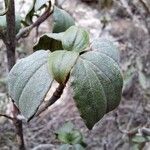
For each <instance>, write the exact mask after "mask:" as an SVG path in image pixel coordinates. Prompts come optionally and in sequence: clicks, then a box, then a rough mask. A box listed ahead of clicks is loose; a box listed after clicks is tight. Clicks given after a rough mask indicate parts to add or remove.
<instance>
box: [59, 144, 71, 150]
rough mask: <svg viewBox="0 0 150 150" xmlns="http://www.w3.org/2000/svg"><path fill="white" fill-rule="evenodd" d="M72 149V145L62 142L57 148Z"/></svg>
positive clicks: (62, 149)
mask: <svg viewBox="0 0 150 150" xmlns="http://www.w3.org/2000/svg"><path fill="white" fill-rule="evenodd" d="M71 149H72V145H69V144H63V145H61V146H60V147H59V150H71Z"/></svg>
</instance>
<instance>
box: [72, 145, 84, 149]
mask: <svg viewBox="0 0 150 150" xmlns="http://www.w3.org/2000/svg"><path fill="white" fill-rule="evenodd" d="M73 150H85V148H84V147H83V146H81V145H80V144H75V145H73Z"/></svg>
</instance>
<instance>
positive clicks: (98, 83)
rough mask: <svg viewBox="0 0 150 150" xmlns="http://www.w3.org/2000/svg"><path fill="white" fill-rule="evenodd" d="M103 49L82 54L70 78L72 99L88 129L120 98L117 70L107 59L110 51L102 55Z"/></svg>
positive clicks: (112, 60) (117, 67) (118, 70)
mask: <svg viewBox="0 0 150 150" xmlns="http://www.w3.org/2000/svg"><path fill="white" fill-rule="evenodd" d="M108 48H109V47H108ZM105 50H106V49H104V51H103V49H101V51H100V52H99V51H91V52H87V53H85V54H82V55H81V56H80V57H79V58H78V60H77V62H76V64H75V66H74V67H73V69H72V72H71V75H70V81H71V87H72V89H73V94H74V100H75V102H76V105H77V108H78V109H79V111H80V113H81V117H82V118H83V119H84V120H85V123H86V125H87V127H88V128H89V129H91V128H92V127H93V126H94V124H95V123H96V122H98V121H99V120H100V119H101V118H102V117H103V116H104V114H106V113H107V112H109V111H111V110H113V109H114V108H116V107H117V106H118V105H119V102H120V99H121V92H122V85H123V80H122V75H121V73H120V68H119V66H118V64H117V63H116V61H115V60H114V59H112V58H111V57H110V56H112V55H110V54H111V53H112V52H113V51H111V49H110V54H109V55H106V51H105ZM108 50H109V49H108Z"/></svg>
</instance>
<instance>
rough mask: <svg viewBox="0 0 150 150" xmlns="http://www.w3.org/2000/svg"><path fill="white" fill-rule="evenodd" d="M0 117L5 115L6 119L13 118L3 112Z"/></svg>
mask: <svg viewBox="0 0 150 150" xmlns="http://www.w3.org/2000/svg"><path fill="white" fill-rule="evenodd" d="M0 117H5V118H7V119H10V120H13V119H14V118H12V117H10V116H8V115H5V114H0Z"/></svg>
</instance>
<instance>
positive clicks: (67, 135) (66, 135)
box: [58, 131, 82, 144]
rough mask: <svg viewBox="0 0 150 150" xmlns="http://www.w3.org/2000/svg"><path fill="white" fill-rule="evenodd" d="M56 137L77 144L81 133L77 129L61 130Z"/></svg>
mask: <svg viewBox="0 0 150 150" xmlns="http://www.w3.org/2000/svg"><path fill="white" fill-rule="evenodd" d="M58 139H59V140H60V141H61V142H63V143H66V144H78V143H81V142H82V135H81V133H80V132H78V131H71V132H61V133H60V134H58Z"/></svg>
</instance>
